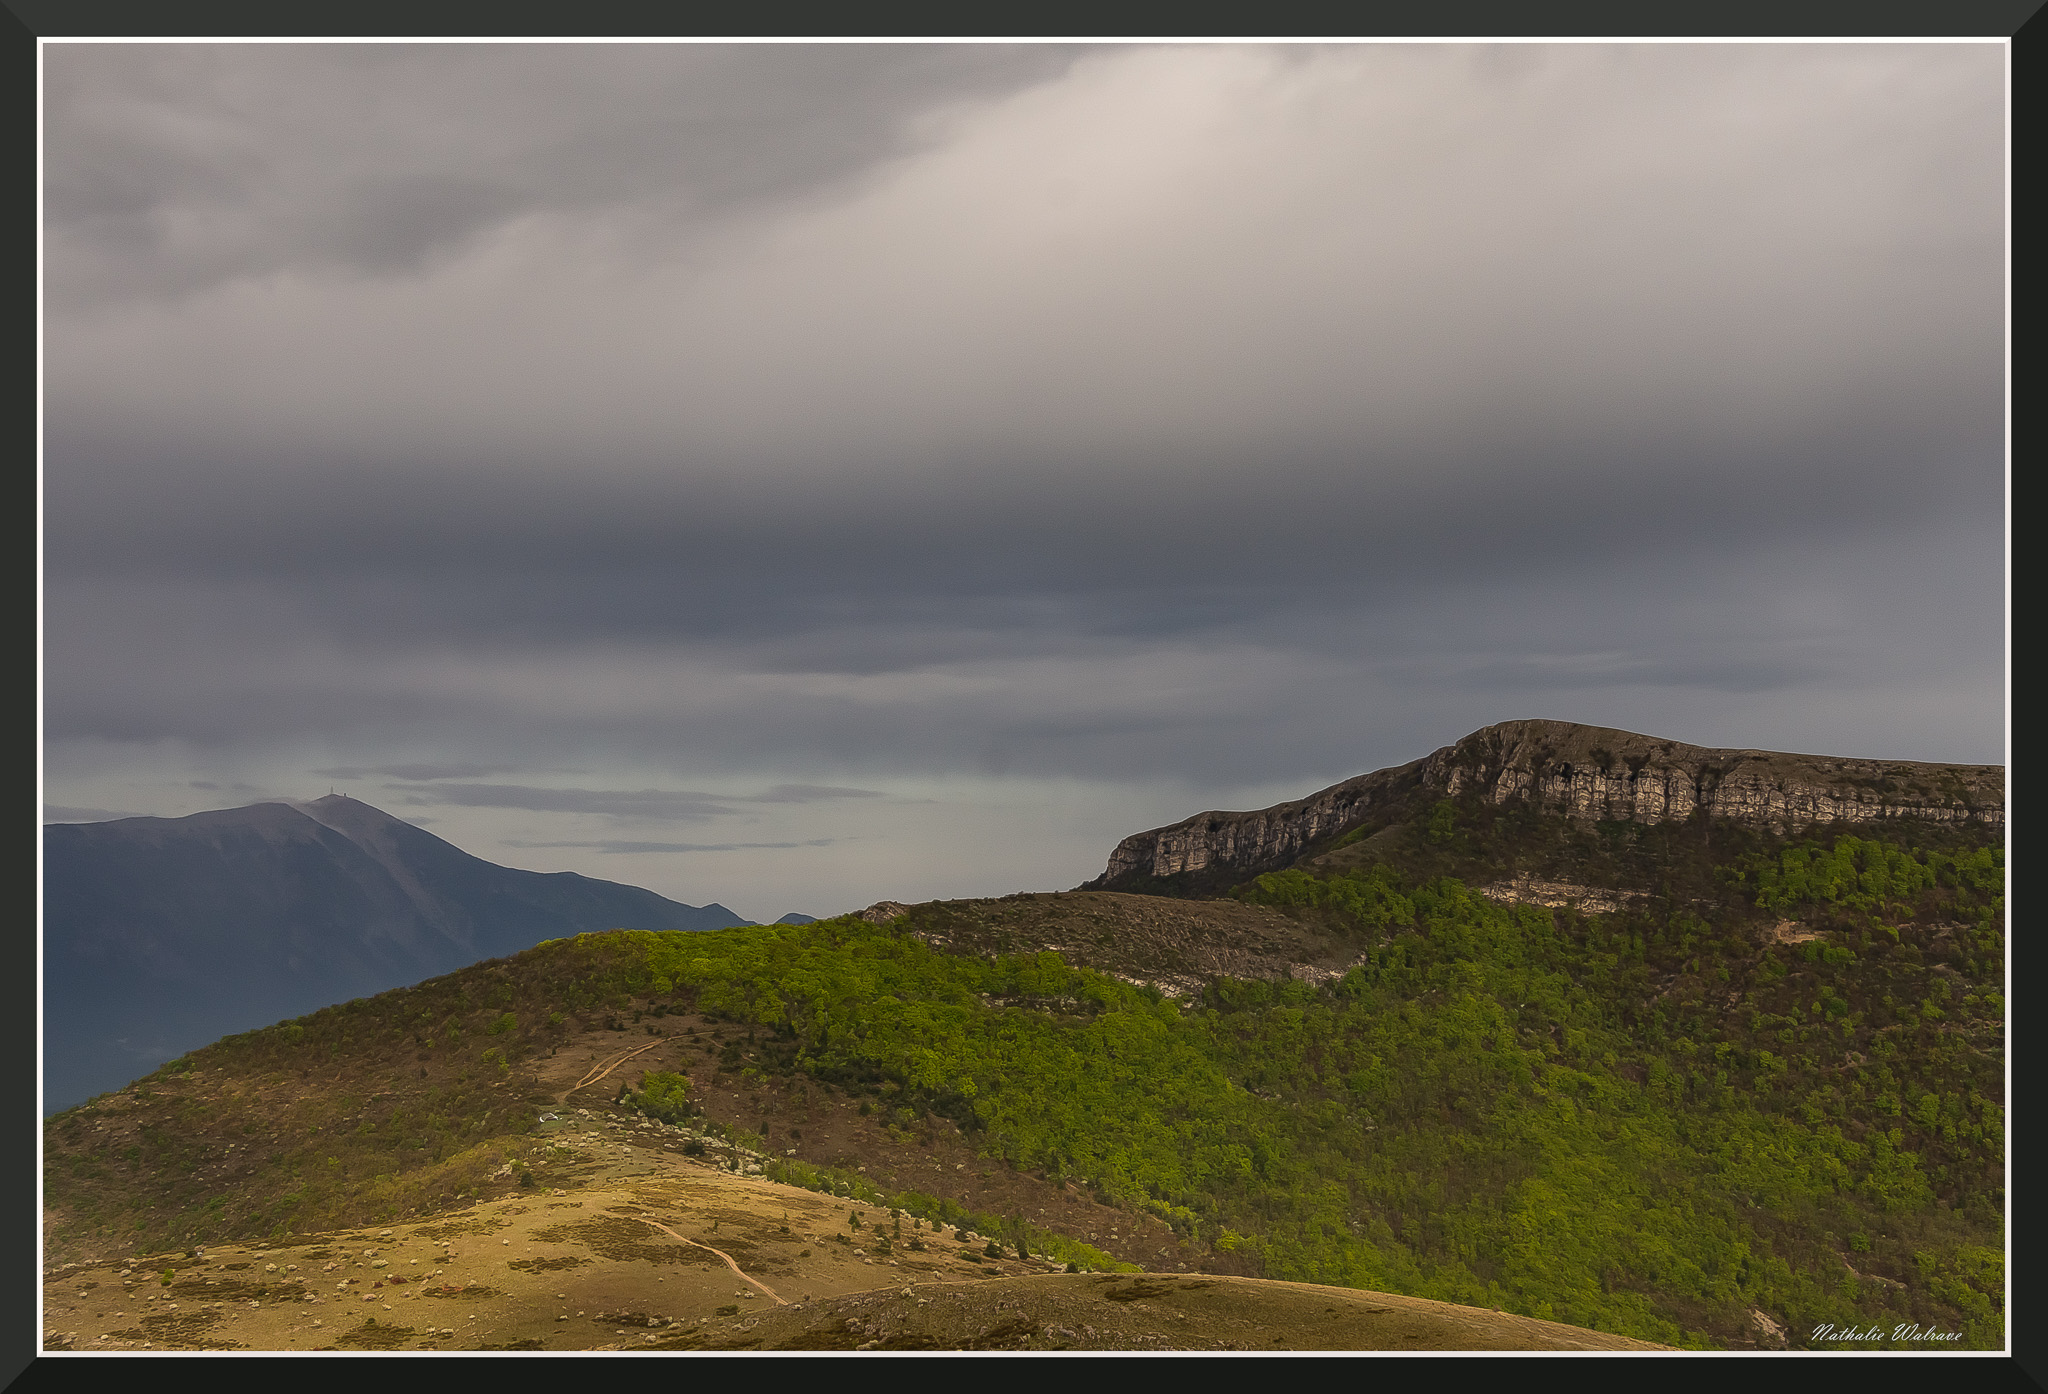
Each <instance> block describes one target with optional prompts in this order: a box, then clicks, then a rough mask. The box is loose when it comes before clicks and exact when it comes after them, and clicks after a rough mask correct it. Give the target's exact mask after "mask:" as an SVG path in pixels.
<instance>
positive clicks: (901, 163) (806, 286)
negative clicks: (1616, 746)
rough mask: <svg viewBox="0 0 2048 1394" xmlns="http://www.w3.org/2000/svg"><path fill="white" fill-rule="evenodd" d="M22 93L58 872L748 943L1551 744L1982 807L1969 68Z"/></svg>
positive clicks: (1981, 89)
mask: <svg viewBox="0 0 2048 1394" xmlns="http://www.w3.org/2000/svg"><path fill="white" fill-rule="evenodd" d="M43 62H44V68H43V72H44V122H45V126H44V131H45V136H44V186H43V189H44V201H45V202H44V216H45V221H44V236H45V241H44V288H45V290H44V293H45V303H44V348H45V362H44V373H45V379H44V383H45V391H44V409H45V419H44V446H45V448H44V461H43V471H44V472H43V485H44V513H43V527H44V534H43V535H44V547H45V557H44V562H45V566H44V595H43V606H44V610H43V616H44V629H43V644H44V664H45V667H44V723H45V725H44V731H45V746H44V751H45V772H44V778H45V785H44V797H45V802H46V808H47V813H46V816H48V817H50V818H54V819H63V820H77V819H91V818H102V817H115V816H124V815H130V814H136V813H147V814H160V815H179V814H185V813H191V812H196V811H199V810H201V809H205V808H216V807H225V806H229V805H233V804H241V803H248V802H251V801H254V800H256V799H261V798H273V797H290V798H305V797H310V796H314V795H319V794H324V793H326V792H327V791H328V789H329V787H330V786H331V787H333V788H335V789H338V790H341V791H343V792H346V793H349V794H352V795H354V796H355V797H357V798H361V799H364V800H366V801H368V802H370V803H373V804H376V805H378V806H379V807H382V808H385V809H388V810H390V811H391V812H393V813H396V814H398V815H400V816H402V817H406V818H409V819H412V820H413V821H416V822H418V823H420V824H421V825H423V826H426V827H428V828H430V829H431V830H433V831H435V832H437V833H439V834H441V835H442V836H445V837H447V838H449V839H450V840H451V841H454V842H455V843H456V844H457V845H459V846H462V847H464V848H465V849H467V850H469V851H472V852H475V853H477V854H478V855H480V856H484V857H488V858H490V859H492V860H495V861H500V862H503V863H506V864H509V865H514V866H523V867H532V868H536V869H540V870H560V869H569V870H576V871H582V872H585V873H587V874H590V875H594V876H601V877H605V878H607V879H611V880H618V881H625V882H629V883H633V884H637V885H644V886H648V887H650V888H652V889H654V890H657V891H660V892H662V893H663V894H665V895H669V896H672V897H674V898H676V899H679V900H683V901H686V902H689V903H691V904H702V903H705V902H707V901H712V900H717V901H720V902H722V903H724V904H726V905H728V906H731V907H732V908H734V909H736V910H738V911H740V912H741V913H742V914H744V915H748V916H750V917H752V918H757V919H771V918H774V917H775V916H777V915H780V914H781V913H783V912H784V911H788V910H802V911H806V912H808V913H811V914H819V915H822V914H830V913H835V912H838V911H841V910H847V909H854V908H858V907H860V906H863V905H866V904H868V903H870V902H871V901H874V900H876V899H880V898H883V897H889V898H894V899H900V900H906V901H914V900H923V899H929V898H932V897H935V896H960V895H976V894H1003V893H1007V892H1010V891H1015V890H1027V889H1052V888H1059V887H1066V886H1071V885H1074V884H1076V883H1077V882H1079V881H1081V880H1084V879H1086V878H1088V877H1090V876H1093V875H1095V874H1097V873H1098V872H1099V871H1100V870H1101V868H1102V864H1103V861H1104V859H1105V858H1106V857H1107V854H1108V852H1109V849H1110V846H1111V845H1112V844H1113V843H1114V842H1115V840H1116V839H1117V838H1118V837H1120V836H1122V835H1123V834H1125V833H1128V832H1134V831H1137V830H1139V829H1142V828H1145V827H1150V826H1155V825H1158V824H1161V823H1165V822H1170V821H1174V820H1177V819H1179V818H1182V817H1185V816H1187V815H1189V814H1192V813H1196V812H1199V811H1201V810H1203V809H1206V808H1216V807H1221V808H1242V807H1258V806H1262V805H1264V804H1267V803H1271V802H1274V801H1276V800H1278V799H1281V798H1288V797H1297V796H1299V795H1302V794H1305V793H1308V792H1310V791H1312V790H1314V789H1317V788H1320V787H1322V786H1324V785H1327V784H1330V783H1333V782H1335V781H1337V780H1339V779H1343V778H1346V777H1349V776H1351V775H1354V774H1359V773H1362V772H1364V771H1367V770H1370V769H1375V768H1379V767H1382V766H1386V765H1393V764H1399V763H1402V762H1405V761H1407V760H1410V759H1413V758H1415V757H1417V756H1420V755H1423V754H1426V753H1427V752H1428V751H1430V750H1432V749H1434V748H1436V747H1438V746H1441V745H1444V744H1447V743H1448V742H1450V741H1453V740H1455V739H1457V738H1458V737H1459V736H1462V735H1464V734H1466V733H1468V732H1470V731H1472V730H1474V729H1476V728H1478V727H1481V726H1484V725H1487V724H1489V723H1491V722H1495V721H1502V720H1509V719H1514V718H1521V717H1532V716H1540V717H1553V718H1558V719H1563V720H1573V721H1584V722H1591V723H1596V724H1601V725H1609V726H1619V727H1623V728H1626V729H1630V730H1636V731H1643V732H1648V733H1652V734H1655V735H1658V736H1664V737H1670V738H1673V739H1678V740H1684V741H1690V742H1694V743H1696V744H1702V745H1727V746H1755V747H1763V748H1769V749H1781V750H1798V751H1812V752H1820V753H1829V754H1840V755H1861V756H1889V757H1895V758H1903V759H1916V760H1942V761H1968V762H2002V761H2003V760H2004V759H2005V750H2004V710H2005V708H2004V691H2005V688H2004V632H2005V630H2004V626H2005V607H2004V577H2005V542H2004V518H2005V466H2004V282H2003V275H2004V270H2003V268H2004V257H2005V213H2004V158H2005V155H2004V104H2005V86H2004V83H2005V78H2004V50H2003V48H2002V47H2001V46H1997V45H1983V44H1946V45H1895V44H1894V45H1868V46H1836V45H1786V46H1775V45H1765V46H1752V45H1662V46H1659V45H1652V46H1562V47H1548V46H1535V45H1510V46H1496V47H1484V46H1481V47H1465V46H1431V45H1372V46H1360V47H1312V48H1311V47H1279V48H1271V47H1242V46H1214V47H1211V46H1195V47H1166V48H1160V47H1109V48H1096V49H1070V48H1052V47H1031V46H1022V47H1020V46H958V47H956V46H862V45H843V46H831V45H828V46H716V45H713V46H687V45H675V46H665V45H627V46H608V45H590V46H547V45H543V46H513V45H501V46H469V45H461V46H446V45H389V46H358V45H333V46H317V45H316V46H300V45H287V46H266V45H196V46H193V45H172V46H115V45H51V46H48V47H46V48H45V49H44V60H43Z"/></svg>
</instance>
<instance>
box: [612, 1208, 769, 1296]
mask: <svg viewBox="0 0 2048 1394" xmlns="http://www.w3.org/2000/svg"><path fill="white" fill-rule="evenodd" d="M633 1218H634V1219H636V1220H639V1221H640V1222H641V1223H643V1224H649V1225H653V1226H654V1227H655V1228H656V1229H658V1230H660V1231H661V1232H662V1233H663V1234H666V1235H667V1236H668V1237H669V1238H671V1239H682V1241H683V1243H685V1244H688V1245H689V1246H690V1247H691V1248H693V1249H702V1250H703V1251H704V1252H705V1253H707V1254H717V1255H718V1256H719V1257H720V1258H722V1259H724V1260H725V1266H726V1267H727V1268H730V1269H731V1270H732V1271H733V1272H735V1273H737V1274H739V1276H740V1277H741V1279H742V1280H744V1281H746V1282H749V1283H752V1284H753V1285H754V1286H755V1287H757V1288H759V1289H761V1291H763V1292H765V1293H767V1294H768V1295H769V1296H770V1297H772V1298H774V1299H775V1305H776V1306H778V1307H787V1306H788V1305H789V1302H788V1301H787V1300H786V1299H785V1298H783V1297H782V1295H781V1294H779V1293H777V1292H776V1291H775V1289H774V1288H771V1287H769V1286H768V1284H766V1283H764V1282H762V1281H761V1280H760V1279H759V1278H756V1277H754V1276H752V1275H751V1274H749V1273H748V1272H747V1270H746V1269H744V1268H742V1267H740V1266H739V1265H738V1264H737V1263H734V1262H733V1261H732V1255H731V1254H729V1253H727V1252H726V1251H725V1250H723V1249H714V1248H712V1247H711V1246H710V1245H709V1244H699V1243H698V1242H697V1241H696V1240H694V1239H683V1236H682V1235H680V1234H677V1233H676V1232H675V1231H674V1230H672V1229H670V1228H669V1227H668V1226H667V1225H665V1224H663V1223H662V1222H661V1221H659V1220H650V1219H648V1218H647V1217H646V1216H645V1215H635V1216H634V1217H633Z"/></svg>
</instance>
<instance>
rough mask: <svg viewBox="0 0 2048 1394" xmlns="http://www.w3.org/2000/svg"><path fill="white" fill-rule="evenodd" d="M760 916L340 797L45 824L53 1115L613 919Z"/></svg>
mask: <svg viewBox="0 0 2048 1394" xmlns="http://www.w3.org/2000/svg"><path fill="white" fill-rule="evenodd" d="M745 923H747V921H745V920H743V919H742V918H741V917H740V916H738V915H736V914H734V913H733V912H731V911H730V910H727V909H726V908H725V907H723V906H721V905H709V906H704V907H702V908H698V907H695V906H689V905H682V904H679V903H677V902H675V901H672V900H668V899H666V898H664V897H662V896H659V895H656V894H655V893H654V892H652V891H647V890H641V889H639V888H637V887H633V886H623V885H618V884H616V883H614V882H610V881H599V880H594V879H592V878H590V877H587V876H579V875H577V874H575V873H573V872H554V873H542V872H534V871H521V870H517V869H514V868H510V867H502V866H498V865H495V864H494V863H491V862H487V861H485V860H483V859H482V858H480V857H475V856H471V855H470V854H469V853H467V852H464V851H462V850H461V849H460V848H457V847H455V846H452V845H451V844H449V843H447V842H445V841H443V840H442V839H440V838H438V837H435V836H434V835H433V834H432V833H430V832H427V831H426V830H425V829H423V828H418V827H414V826H413V825H412V824H410V823H406V822H404V821H402V820H400V819H397V818H394V817H392V816H390V815H389V814H387V813H384V812H382V811H380V810H378V809H375V808H372V807H371V806H370V805H368V804H365V803H360V802H358V801H357V800H354V799H350V798H346V797H343V796H339V795H330V796H329V797H327V798H323V799H317V800H313V801H311V802H308V803H303V804H295V803H263V804H253V805H251V806H249V807H246V808H233V809H219V810H215V811H211V812H207V813H198V814H193V815H192V816H190V817H187V818H124V819H120V820H117V821H114V822H108V823H83V824H53V825H51V826H48V827H46V828H45V829H44V830H43V951H44V980H43V981H44V1013H45V1032H44V1050H45V1071H44V1083H45V1090H46V1099H45V1102H46V1106H47V1107H49V1108H52V1109H55V1108H62V1107H65V1106H67V1105H69V1104H72V1103H75V1102H77V1101H78V1100H79V1099H81V1098H84V1097H87V1096H89V1095H91V1094H94V1093H97V1092H99V1091H101V1090H105V1089H109V1088H113V1087H115V1086H117V1085H120V1084H122V1083H125V1082H126V1081H127V1080H129V1079H132V1078H134V1077H135V1076H136V1075H138V1074H140V1073H143V1072H144V1071H146V1070H148V1069H150V1068H153V1067H154V1066H156V1065H157V1064H160V1063H161V1062H162V1061H164V1060H166V1059H169V1058H171V1057H172V1056H175V1055H177V1054H178V1053H179V1052H180V1051H183V1050H185V1049H189V1048H190V1047H192V1046H195V1045H199V1044H201V1043H203V1042H205V1041H209V1040H212V1039H214V1038H216V1037H218V1036H221V1035H224V1034H226V1033H228V1032H231V1031H238V1030H244V1029H247V1028H249V1027H252V1026H258V1025H262V1024H266V1023H268V1022H272V1021H277V1020H279V1019H281V1018H285V1017H291V1016H297V1015H299V1014H301V1013H304V1012H307V1011H311V1010H313V1009H315V1008H317V1007H321V1006H325V1005H327V1004H328V1003H331V1002H338V1001H345V1000H347V999H349V998H352V997H361V996H365V995H367V994H370V993H375V992H381V991H383V990H385V989H387V988H391V987H396V986H399V985H401V984H404V983H410V982H417V981H419V980H421V979H423V978H429V977H433V976H435V975H437V974H441V973H446V972H449V971H451V970H452V969H455V968H458V967H461V966H462V965H464V964H468V963H473V962H475V961H477V960H478V959H484V958H495V957H501V956H503V955H505V954H509V953H515V952H517V951H518V950H520V949H524V948H528V947H530V946H531V945H533V944H536V943H538V942H540V941H541V940H543V939H550V938H560V937H562V936H564V935H570V934H577V933H582V932H584V931H586V930H602V929H616V928H636V929H639V928H645V929H716V928H721V927H724V926H727V925H735V924H745Z"/></svg>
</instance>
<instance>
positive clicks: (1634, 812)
mask: <svg viewBox="0 0 2048 1394" xmlns="http://www.w3.org/2000/svg"><path fill="white" fill-rule="evenodd" d="M1475 792H1476V793H1477V794H1478V795H1479V796H1480V797H1482V798H1484V799H1485V800H1486V801H1487V802H1489V803H1493V804H1496V805H1505V804H1509V803H1512V802H1520V803H1524V804H1527V805H1528V806H1530V807H1533V808H1536V809H1540V810H1542V811H1544V812H1549V813H1561V814H1564V815H1566V816H1568V817H1571V818H1575V819H1610V820H1614V821H1622V822H1634V823H1646V824H1647V823H1660V822H1665V821H1670V820H1683V819H1686V818H1689V817H1692V816H1693V815H1694V814H1695V813H1696V812H1702V811H1703V812H1705V813H1707V814H1709V815H1711V816H1713V817H1716V818H1726V819H1730V820H1732V821H1734V822H1738V823H1744V824H1749V825H1752V826H1756V827H1762V828H1769V829H1771V830H1772V831H1775V832H1785V831H1789V830H1793V829H1796V828H1800V827H1805V826H1809V825H1812V824H1816V823H1830V822H1845V823H1866V822H1875V821H1879V820H1883V819H1890V818H1921V819H1927V820H1929V821H1933V822H1943V823H1961V822H1975V823H1982V824H1987V825H1989V826H1992V827H2002V826H2003V825H2004V823H2005V767H2004V766H2002V765H1936V764H1922V763H1919V762H1916V761H1908V760H1855V759H1842V758H1835V757H1831V756H1824V755H1791V754H1784V753H1780V752H1777V751H1767V750H1712V749H1707V748H1705V747H1702V746H1696V745H1686V744H1683V743H1682V742H1679V741H1670V740H1660V739H1658V738H1656V737H1654V736H1643V735H1637V734H1636V733H1634V732H1631V731H1617V730H1613V729H1611V728H1608V727H1604V726H1580V725H1576V724H1574V723H1572V722H1568V721H1509V722H1503V723H1501V724H1500V725H1498V726H1488V727H1486V728H1484V729H1483V730H1479V731H1475V732H1473V733H1472V734H1471V735H1469V736H1467V737H1465V738H1464V739H1463V740H1461V741H1459V742H1457V743H1456V744H1455V745H1447V746H1445V747H1444V748H1443V749H1441V750H1438V751H1436V752H1435V753H1433V754H1431V755H1429V756H1427V757H1425V758H1423V759H1421V760H1414V761H1410V762H1409V763H1408V764H1405V765H1400V766H1397V767H1395V768H1393V769H1385V770H1377V771H1375V772H1374V773H1372V774H1366V775H1360V776H1358V777H1357V778H1355V779H1347V780H1345V781H1344V782H1343V783H1341V784H1334V785H1332V786H1330V787H1329V788H1327V789H1324V790H1322V791H1321V792H1320V793H1316V794H1311V795H1309V796H1308V797H1307V798H1305V799H1296V800H1293V801H1291V802H1288V803H1282V804H1275V805H1274V806H1273V807H1271V808H1266V809H1259V810H1257V811H1255V812H1251V813H1218V812H1210V813H1198V814H1196V815H1195V816H1194V817H1192V818H1188V819H1185V820H1183V821H1181V822H1179V823H1175V824H1172V825H1171V826H1169V827H1164V828H1154V829H1152V830H1150V831H1148V832H1142V833H1136V834H1133V835H1132V836H1130V837H1127V838H1125V839H1124V840H1123V841H1122V842H1120V843H1118V844H1117V846H1116V850H1115V851H1113V852H1111V853H1110V857H1109V865H1108V867H1107V868H1106V869H1105V870H1104V872H1103V874H1102V875H1101V876H1099V877H1097V878H1096V879H1095V880H1093V881H1090V882H1088V883H1087V886H1088V888H1098V887H1110V886H1117V885H1119V884H1127V883H1129V882H1130V881H1132V880H1134V879H1143V878H1162V877H1168V876H1176V875H1181V874H1184V873H1188V872H1200V871H1205V870H1208V869H1210V868H1215V867H1227V868H1230V869H1232V870H1235V871H1239V872H1242V873H1243V874H1245V875H1252V874H1256V873H1258V872H1261V871H1271V870H1275V869H1277V868H1280V867H1283V866H1286V865H1288V864H1289V863H1291V862H1293V861H1294V860H1295V859H1297V858H1298V857H1300V856H1301V855H1302V854H1303V853H1304V852H1306V851H1308V850H1309V848H1310V847H1311V846H1313V845H1314V844H1315V843H1317V842H1318V841H1321V840H1322V839H1325V838H1328V837H1332V836H1334V835H1336V834H1338V833H1340V832H1343V831H1344V830H1346V829H1347V828H1350V827H1352V826H1355V825H1357V824H1360V823H1363V822H1365V821H1366V820H1367V819H1369V818H1371V817H1372V816H1374V815H1375V814H1377V813H1379V812H1380V811H1382V810H1384V809H1387V808H1388V807H1390V806H1391V805H1393V804H1395V803H1397V802H1400V801H1403V800H1406V799H1409V798H1412V797H1414V796H1416V795H1418V794H1420V795H1425V796H1435V797H1457V796H1459V795H1463V794H1468V793H1475Z"/></svg>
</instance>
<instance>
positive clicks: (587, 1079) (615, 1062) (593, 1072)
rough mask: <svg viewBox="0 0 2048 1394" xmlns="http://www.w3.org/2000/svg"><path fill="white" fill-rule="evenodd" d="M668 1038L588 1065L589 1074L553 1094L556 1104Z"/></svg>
mask: <svg viewBox="0 0 2048 1394" xmlns="http://www.w3.org/2000/svg"><path fill="white" fill-rule="evenodd" d="M669 1039H670V1038H669V1037H667V1036H663V1037H662V1038H661V1039H660V1040H656V1041H649V1042H648V1043H647V1044H646V1045H644V1046H639V1047H636V1048H635V1049H633V1050H627V1051H621V1052H620V1053H619V1054H618V1055H616V1056H611V1057H609V1058H607V1059H606V1060H605V1061H604V1062H603V1063H601V1064H597V1065H592V1066H591V1067H590V1073H589V1074H587V1075H585V1076H583V1078H581V1079H579V1080H577V1081H576V1082H575V1083H574V1084H572V1085H570V1086H569V1087H568V1088H567V1089H564V1090H563V1091H562V1092H561V1093H559V1094H557V1095H555V1102H556V1103H557V1104H565V1103H567V1102H569V1096H570V1095H571V1094H573V1093H575V1092H576V1091H577V1090H578V1089H581V1088H583V1087H584V1086H585V1085H587V1084H595V1083H597V1082H598V1081H599V1080H601V1079H603V1078H604V1077H605V1076H606V1075H608V1074H610V1073H611V1072H612V1071H613V1070H616V1069H617V1068H618V1067H619V1066H621V1065H623V1064H625V1063H626V1062H627V1061H628V1060H631V1059H632V1058H633V1057H634V1056H636V1055H645V1054H646V1053H647V1052H648V1051H650V1050H653V1049H654V1048H655V1047H656V1046H663V1045H667V1044H668V1043H669Z"/></svg>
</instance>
